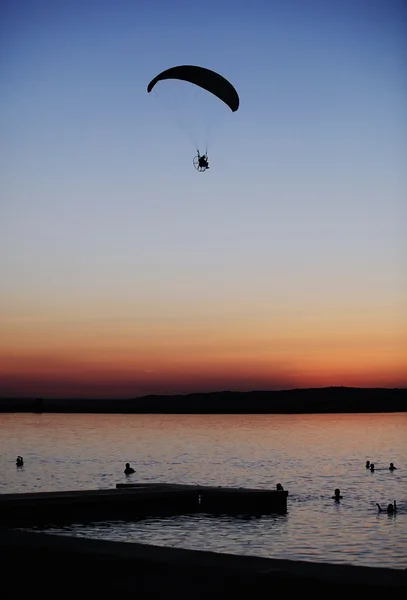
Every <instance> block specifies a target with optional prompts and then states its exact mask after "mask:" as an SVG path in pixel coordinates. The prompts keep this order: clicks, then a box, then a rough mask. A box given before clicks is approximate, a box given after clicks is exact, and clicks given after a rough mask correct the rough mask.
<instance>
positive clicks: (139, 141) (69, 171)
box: [0, 0, 407, 398]
mask: <svg viewBox="0 0 407 600" xmlns="http://www.w3.org/2000/svg"><path fill="white" fill-rule="evenodd" d="M406 33H407V6H406V2H402V1H398V0H324V1H323V0H308V1H307V2H304V1H303V0H280V1H276V0H264V1H263V0H250V1H249V0H247V1H243V0H236V1H235V2H232V1H231V0H228V1H225V0H214V1H213V0H207V1H206V2H204V3H202V2H196V1H195V0H188V1H184V0H183V1H177V0H172V1H171V2H168V0H146V1H144V0H143V1H141V0H134V1H130V0H129V1H123V0H110V1H108V0H99V1H93V0H81V1H77V0H70V1H69V2H68V1H66V0H58V2H55V0H52V1H51V0H36V2H32V1H29V0H19V2H15V1H13V0H3V1H2V2H1V4H0V90H1V91H0V395H2V396H43V397H93V398H114V397H120V398H122V397H136V396H141V395H144V394H174V393H188V392H193V391H215V390H226V389H230V390H242V391H244V390H251V389H284V388H297V387H299V388H300V387H323V386H330V385H344V386H366V387H376V386H380V387H382V386H383V387H405V386H407V318H406V317H407V308H406V307H407V264H406V262H407V247H406V241H405V240H406V239H407V235H406V227H407V219H406V217H407V211H406V190H407V169H406V164H407V162H406V158H407V135H406V134H407V119H406V111H407V108H406V107H407V79H406V59H407V43H406V39H407V36H406ZM180 64H192V65H200V66H204V67H207V68H209V69H213V70H214V71H216V72H218V73H220V74H222V75H223V76H224V77H226V78H227V79H228V80H229V81H230V82H231V83H232V84H233V85H234V86H235V88H236V90H237V91H238V94H239V97H240V107H239V110H238V111H236V112H234V113H232V112H231V111H229V109H228V108H227V107H226V106H225V105H224V104H223V103H222V102H221V101H220V100H218V99H217V98H215V97H214V96H212V95H211V94H209V93H206V92H203V91H202V90H201V91H200V90H199V89H198V88H197V87H196V86H193V85H192V84H190V85H189V84H186V83H184V82H176V81H168V82H160V83H159V84H157V86H156V88H155V90H153V92H151V94H148V93H147V89H146V88H147V84H148V83H149V81H150V80H151V79H152V78H153V77H155V76H156V75H157V74H158V73H160V72H161V71H162V70H164V69H167V68H169V67H171V66H175V65H180ZM207 144H208V145H207ZM197 149H199V150H201V151H205V150H206V149H207V150H208V157H209V164H210V169H209V170H207V171H206V172H205V173H198V172H197V171H196V170H195V169H194V167H193V164H192V159H193V157H194V156H195V155H196V150H197Z"/></svg>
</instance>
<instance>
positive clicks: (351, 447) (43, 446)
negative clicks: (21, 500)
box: [0, 413, 407, 568]
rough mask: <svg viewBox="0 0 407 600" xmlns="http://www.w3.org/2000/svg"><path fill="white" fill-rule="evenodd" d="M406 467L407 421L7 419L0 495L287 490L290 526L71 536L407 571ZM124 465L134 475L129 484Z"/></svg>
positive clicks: (146, 528) (76, 528) (367, 417)
mask: <svg viewBox="0 0 407 600" xmlns="http://www.w3.org/2000/svg"><path fill="white" fill-rule="evenodd" d="M17 455H22V456H23V457H24V463H25V464H24V467H23V468H22V469H17V468H16V466H15V459H16V456H17ZM406 457H407V413H390V414H389V413H386V414H336V415H332V414H329V415H323V414H322V415H321V414H318V415H95V414H89V415H82V414H80V415H79V414H78V415H76V414H67V415H64V414H0V493H13V492H31V491H51V490H76V489H100V488H111V487H115V485H116V483H122V482H130V481H132V482H172V483H191V484H192V483H193V484H202V485H204V484H209V485H225V486H238V487H257V488H271V489H275V486H276V484H277V483H278V482H280V483H281V484H282V485H283V486H284V488H285V489H286V490H288V491H289V497H288V512H287V514H286V515H270V516H264V517H261V518H250V519H244V518H231V517H228V516H223V517H216V518H215V517H211V516H208V515H185V516H178V517H171V518H166V519H146V520H142V521H138V522H132V523H124V522H111V523H96V524H94V525H93V526H87V527H86V528H85V527H84V526H81V525H80V524H76V525H73V526H72V527H69V528H65V529H64V530H63V533H64V534H67V535H79V536H86V537H97V538H101V539H110V540H120V541H127V542H129V543H131V542H142V543H151V544H156V545H166V546H174V547H175V546H176V547H184V548H192V549H200V550H202V549H203V550H212V551H217V552H232V553H235V554H251V555H256V556H265V557H272V558H289V559H300V560H310V561H324V562H325V561H327V562H335V563H351V564H357V565H368V566H387V567H394V568H406V567H407V543H406V540H407V475H406V470H407V462H406ZM366 460H370V461H371V462H374V463H375V465H376V470H375V472H374V473H371V472H370V471H369V470H367V469H366V468H365V462H366ZM125 462H130V463H131V465H132V466H133V467H134V468H135V470H136V473H135V474H134V475H131V476H130V477H126V476H125V475H124V473H123V470H124V464H125ZM390 462H393V463H394V464H395V465H396V466H397V467H398V469H397V470H396V471H394V472H390V471H389V469H388V467H389V464H390ZM335 488H340V490H341V494H342V495H343V500H341V502H340V503H336V502H334V501H333V500H332V495H333V492H334V489H335ZM394 500H397V505H398V511H397V514H396V515H394V516H393V515H392V516H390V515H387V514H386V513H380V514H379V513H378V510H377V507H376V502H379V503H380V504H381V505H382V506H384V507H386V506H387V504H388V503H389V502H393V501H394Z"/></svg>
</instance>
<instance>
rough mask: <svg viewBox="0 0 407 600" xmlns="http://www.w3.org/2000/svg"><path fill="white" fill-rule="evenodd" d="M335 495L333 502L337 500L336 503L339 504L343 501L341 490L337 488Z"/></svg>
mask: <svg viewBox="0 0 407 600" xmlns="http://www.w3.org/2000/svg"><path fill="white" fill-rule="evenodd" d="M334 494H335V495H334V496H332V500H335V502H339V500H342V498H343V496H341V490H340V489H339V488H336V490H335V492H334Z"/></svg>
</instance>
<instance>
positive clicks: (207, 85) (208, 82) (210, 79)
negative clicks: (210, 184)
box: [147, 65, 240, 173]
mask: <svg viewBox="0 0 407 600" xmlns="http://www.w3.org/2000/svg"><path fill="white" fill-rule="evenodd" d="M171 79H172V80H179V81H184V82H187V83H190V84H192V86H196V87H198V88H201V89H202V90H205V91H206V92H209V94H212V95H213V96H215V97H216V98H217V99H219V100H220V101H221V102H222V103H223V104H224V105H226V107H227V108H229V109H230V110H231V111H232V112H236V111H237V110H238V108H239V104H240V99H239V95H238V93H237V91H236V89H235V88H234V87H233V85H232V84H231V83H230V82H229V81H228V80H227V79H225V78H224V77H223V76H222V75H220V74H219V73H216V72H215V71H211V70H210V69H206V68H204V67H198V66H194V65H179V66H176V67H171V68H169V69H166V70H165V71H162V72H161V73H159V74H158V75H157V76H156V77H154V79H152V80H151V81H150V83H149V84H148V86H147V92H148V93H150V92H151V91H152V90H153V89H154V88H155V86H156V85H157V83H159V82H163V81H166V80H171ZM193 165H194V167H195V168H196V170H197V171H199V172H201V173H202V172H204V171H206V170H207V169H209V162H208V151H207V147H206V149H205V152H204V153H201V152H200V150H199V148H198V149H197V155H196V156H195V157H194V159H193Z"/></svg>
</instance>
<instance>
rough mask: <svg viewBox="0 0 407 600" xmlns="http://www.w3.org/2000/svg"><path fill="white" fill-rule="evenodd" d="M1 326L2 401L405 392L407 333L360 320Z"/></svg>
mask: <svg viewBox="0 0 407 600" xmlns="http://www.w3.org/2000/svg"><path fill="white" fill-rule="evenodd" d="M325 321H326V319H320V321H319V322H318V320H317V319H315V320H314V321H309V322H304V321H300V320H299V319H297V321H295V320H293V319H292V320H291V321H288V320H287V319H281V320H274V321H273V320H270V319H269V320H268V321H267V320H265V321H262V320H259V319H258V320H256V319H252V320H251V321H250V320H245V321H238V320H234V319H231V320H227V319H225V320H224V321H223V322H219V321H216V320H214V321H212V322H211V321H210V320H209V319H207V320H204V319H203V320H201V321H199V320H195V321H194V320H187V319H186V320H185V321H178V320H174V321H171V320H170V319H169V320H167V321H166V320H161V321H156V320H154V321H153V320H150V321H148V322H147V321H145V320H144V321H141V322H136V321H130V322H128V321H126V320H123V321H111V322H109V321H105V322H101V323H100V322H99V321H95V322H91V321H88V322H86V323H81V322H71V323H66V324H64V323H61V322H59V323H58V322H57V323H55V322H52V321H50V322H27V323H6V324H5V325H4V324H3V328H2V329H3V334H2V338H1V341H0V394H1V395H2V396H6V395H10V396H18V395H21V396H24V395H29V396H44V397H100V398H102V397H135V396H141V395H145V394H150V393H151V394H173V393H188V392H193V391H206V392H209V391H217V390H225V389H235V390H242V391H245V390H252V389H287V388H295V387H325V386H331V385H340V386H356V387H405V386H406V384H407V343H406V341H407V332H406V331H400V330H399V331H397V332H396V330H395V327H394V323H392V322H391V321H389V322H387V323H382V324H381V326H380V327H379V324H378V323H376V325H375V327H372V326H370V327H369V323H368V322H367V321H365V322H364V321H363V320H361V319H359V320H358V321H356V320H354V322H353V323H349V322H348V323H347V324H346V325H345V324H344V323H343V322H342V323H341V322H340V321H338V322H337V324H335V325H333V324H332V323H329V322H325Z"/></svg>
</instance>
